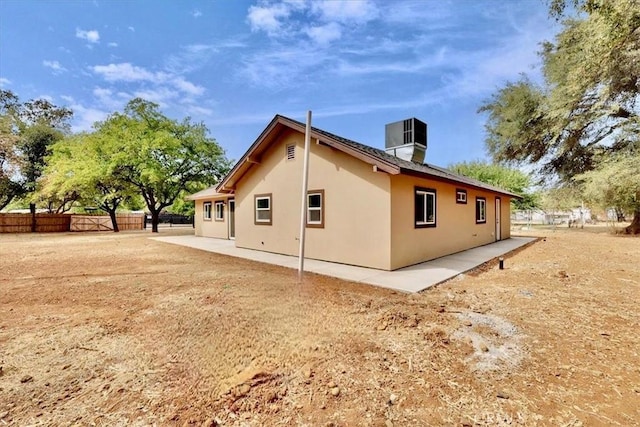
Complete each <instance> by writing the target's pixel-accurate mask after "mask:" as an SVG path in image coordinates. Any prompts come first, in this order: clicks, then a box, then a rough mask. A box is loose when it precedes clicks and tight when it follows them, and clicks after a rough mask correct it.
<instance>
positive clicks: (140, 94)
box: [133, 86, 179, 108]
mask: <svg viewBox="0 0 640 427" xmlns="http://www.w3.org/2000/svg"><path fill="white" fill-rule="evenodd" d="M178 95H179V94H178V92H176V91H175V90H173V89H171V88H168V87H166V86H161V87H157V88H145V89H140V90H137V91H135V92H134V93H133V96H134V97H136V98H142V99H145V100H147V101H151V102H155V103H156V104H158V105H160V107H162V108H166V107H167V106H168V104H169V102H170V101H172V100H175V99H176V98H178Z"/></svg>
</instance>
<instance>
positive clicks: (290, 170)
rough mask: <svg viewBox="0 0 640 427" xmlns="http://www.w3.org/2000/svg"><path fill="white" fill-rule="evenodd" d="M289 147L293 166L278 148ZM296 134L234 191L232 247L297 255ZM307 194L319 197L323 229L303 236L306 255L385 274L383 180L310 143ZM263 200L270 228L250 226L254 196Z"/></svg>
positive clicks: (283, 139)
mask: <svg viewBox="0 0 640 427" xmlns="http://www.w3.org/2000/svg"><path fill="white" fill-rule="evenodd" d="M290 144H295V145H296V148H295V159H294V160H287V159H286V146H287V145H290ZM303 150H304V135H303V134H301V133H299V132H296V131H293V130H288V131H285V132H284V133H283V134H282V135H280V137H279V139H278V141H276V142H275V143H273V144H272V145H271V146H270V148H269V149H268V150H267V151H266V152H265V153H263V154H262V156H261V158H260V159H259V161H260V164H257V165H254V167H253V168H252V169H251V170H249V172H248V173H247V174H246V175H245V176H244V177H243V178H242V179H241V180H240V181H239V183H238V185H237V187H236V189H235V199H236V219H237V220H236V236H237V237H236V246H238V247H243V248H251V249H259V250H265V251H269V252H276V253H282V254H288V255H297V254H298V249H299V240H298V238H299V233H300V197H301V191H302V178H301V177H302V167H303V154H304V153H303ZM308 188H309V190H324V215H325V216H324V228H307V229H306V236H307V238H306V256H307V257H308V258H314V259H322V260H326V261H334V262H339V263H344V264H352V265H360V266H366V267H374V268H380V269H389V268H390V247H391V231H390V227H389V224H390V223H391V207H390V195H389V190H390V179H389V175H387V174H384V173H380V172H374V171H373V168H372V166H371V165H368V164H366V163H364V162H362V161H360V160H358V159H356V158H353V157H351V156H349V155H346V154H344V153H342V152H340V151H337V150H334V149H332V148H329V147H327V146H324V145H319V144H316V143H315V140H313V141H312V144H311V151H310V159H309V187H308ZM259 194H271V203H272V224H271V225H256V224H255V223H254V196H255V195H259Z"/></svg>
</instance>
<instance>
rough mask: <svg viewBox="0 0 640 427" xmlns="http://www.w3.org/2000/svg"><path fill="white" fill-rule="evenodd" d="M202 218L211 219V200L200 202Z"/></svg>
mask: <svg viewBox="0 0 640 427" xmlns="http://www.w3.org/2000/svg"><path fill="white" fill-rule="evenodd" d="M202 219H203V220H205V221H211V202H204V203H203V204H202Z"/></svg>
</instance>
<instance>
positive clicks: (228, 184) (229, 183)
mask: <svg viewBox="0 0 640 427" xmlns="http://www.w3.org/2000/svg"><path fill="white" fill-rule="evenodd" d="M286 129H293V130H296V131H298V132H301V133H302V134H304V133H305V130H306V125H305V124H304V123H302V122H299V121H297V120H293V119H290V118H288V117H285V116H281V115H279V114H276V116H275V117H274V118H273V120H271V122H270V123H269V125H267V127H266V128H265V129H264V131H262V133H261V134H260V136H259V137H258V138H257V139H256V140H255V142H254V143H253V144H252V145H251V147H249V149H248V150H247V152H246V153H245V154H244V155H243V156H242V158H240V160H238V162H237V163H236V164H235V166H234V167H233V168H232V169H231V171H229V173H228V174H227V175H226V176H225V177H224V178H223V179H222V181H220V183H219V184H218V186H217V187H216V191H217V192H219V193H230V192H232V191H233V189H234V188H235V185H236V183H237V182H238V181H239V180H240V179H241V178H242V176H244V174H245V173H246V172H247V171H248V170H249V169H250V168H251V167H252V166H253V165H254V164H257V163H260V156H261V155H262V154H263V153H264V152H265V151H266V149H267V148H269V146H270V145H271V143H273V142H274V141H276V140H277V139H278V137H279V136H280V135H281V134H282V132H283V131H285V130H286ZM311 138H312V139H315V140H316V141H317V142H318V143H319V144H323V145H327V146H329V147H332V148H335V149H337V150H339V151H342V152H344V153H346V154H348V155H351V156H353V157H356V158H358V159H360V160H362V161H364V162H365V163H368V164H370V165H373V166H376V167H377V169H378V170H380V171H383V172H387V173H389V174H390V175H399V174H405V175H412V176H416V177H420V178H426V179H434V180H437V181H443V182H448V183H452V184H460V185H463V186H466V187H474V188H477V189H481V190H488V191H492V192H495V193H499V194H504V195H507V196H509V197H514V198H520V196H519V195H517V194H514V193H511V192H509V191H507V190H503V189H502V188H498V187H495V186H493V185H489V184H486V183H484V182H481V181H478V180H476V179H472V178H468V177H465V176H462V175H458V174H456V173H453V172H451V171H450V170H448V169H445V168H440V167H437V166H434V165H430V164H426V163H425V164H419V163H414V162H411V161H408V160H403V159H401V158H399V157H396V156H394V155H391V154H389V153H387V152H385V151H384V150H380V149H378V148H374V147H370V146H368V145H364V144H361V143H359V142H356V141H352V140H350V139H347V138H343V137H341V136H338V135H335V134H332V133H330V132H327V131H325V130H322V129H318V128H315V127H311Z"/></svg>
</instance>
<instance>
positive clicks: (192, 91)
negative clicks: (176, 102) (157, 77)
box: [173, 77, 204, 96]
mask: <svg viewBox="0 0 640 427" xmlns="http://www.w3.org/2000/svg"><path fill="white" fill-rule="evenodd" d="M173 85H174V86H175V87H176V88H178V89H179V90H181V91H182V92H184V93H186V94H189V95H195V96H198V95H202V94H203V93H204V88H203V87H202V86H197V85H194V84H193V83H191V82H188V81H186V80H185V79H184V78H182V77H177V78H176V79H175V80H174V81H173Z"/></svg>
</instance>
